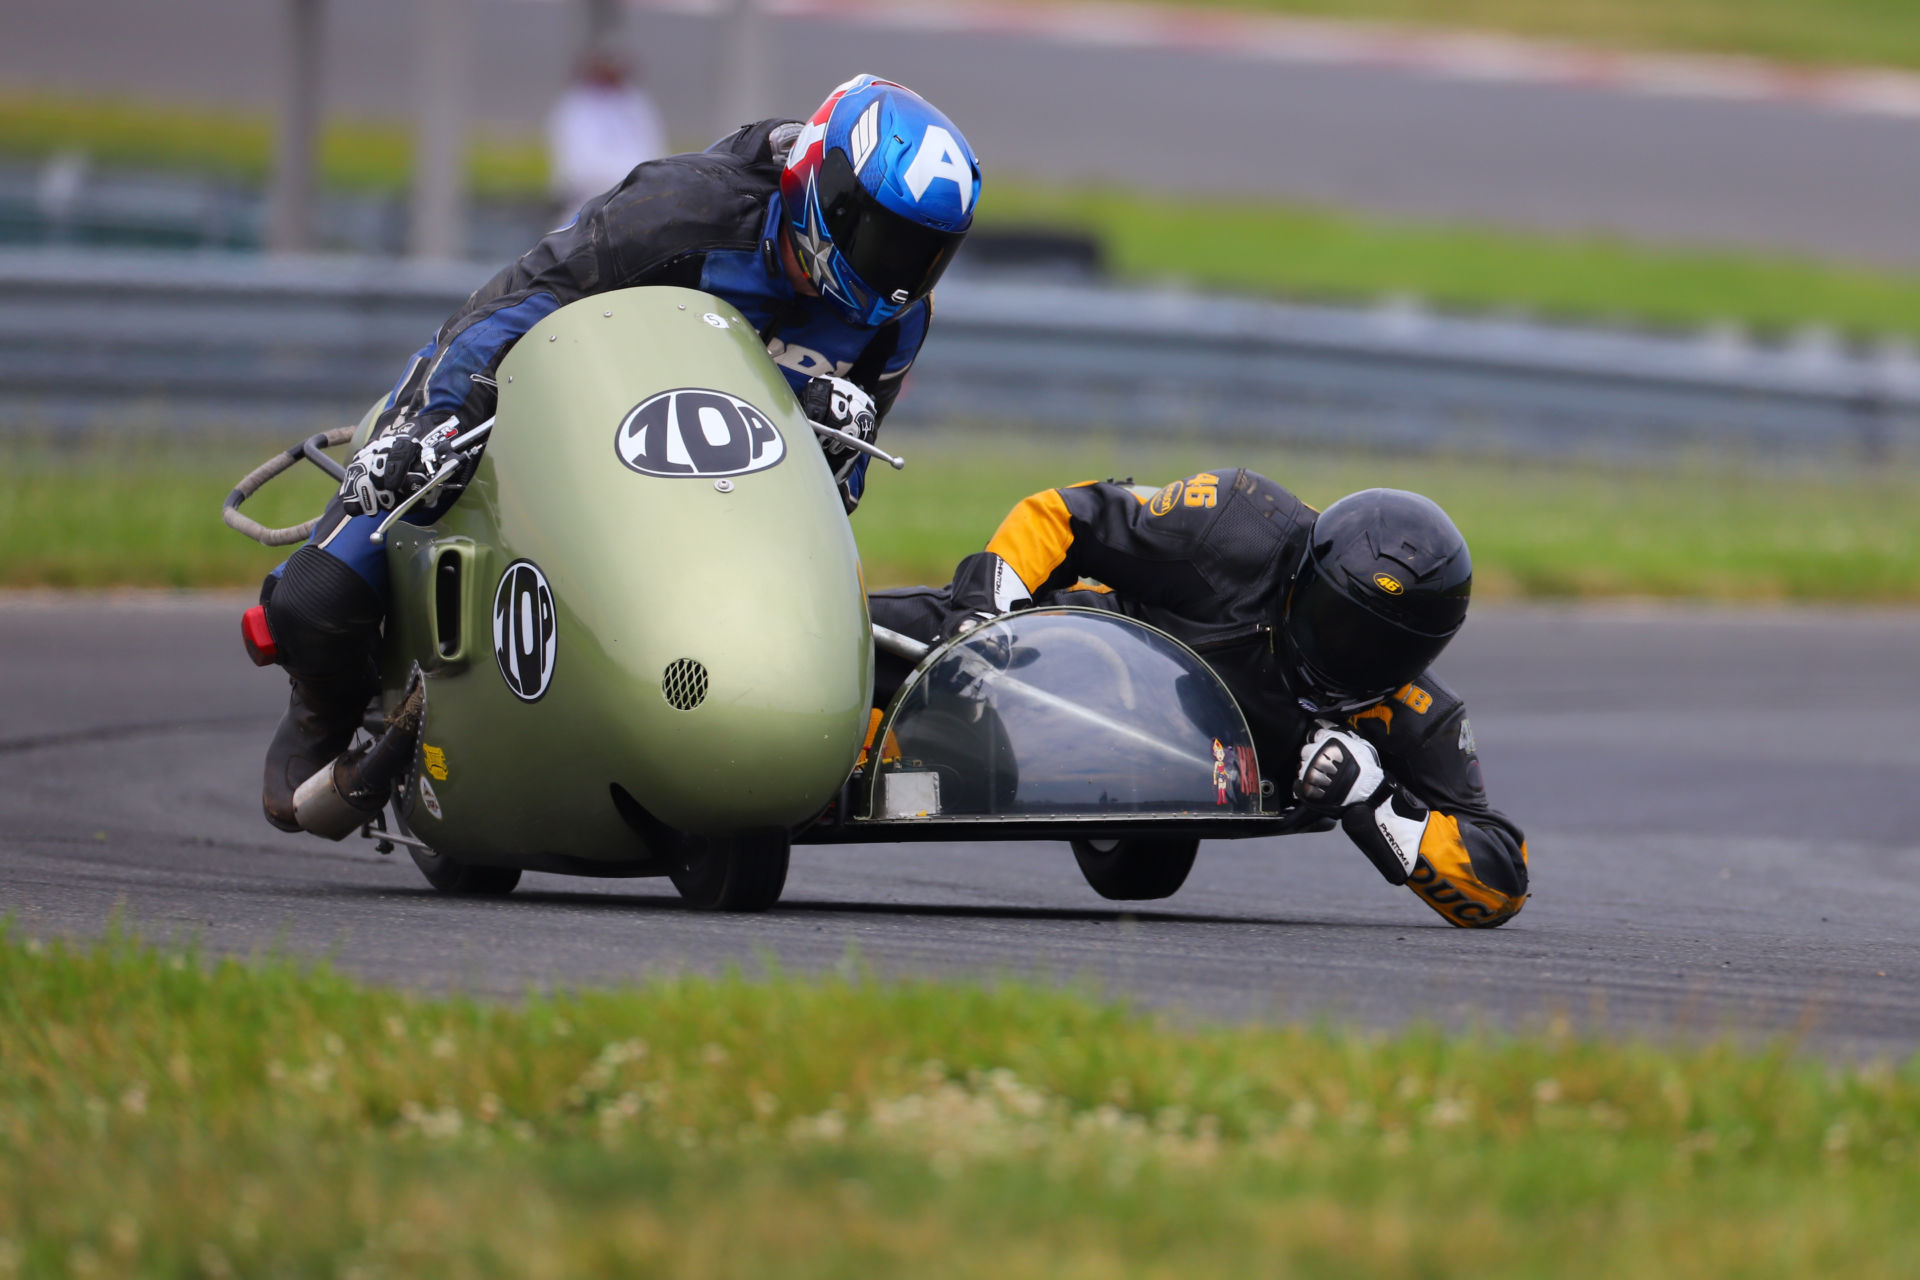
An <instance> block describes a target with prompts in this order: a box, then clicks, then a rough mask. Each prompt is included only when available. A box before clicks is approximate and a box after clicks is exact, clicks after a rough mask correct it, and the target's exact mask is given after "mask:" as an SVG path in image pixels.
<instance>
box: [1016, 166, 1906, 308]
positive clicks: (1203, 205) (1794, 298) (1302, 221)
mask: <svg viewBox="0 0 1920 1280" xmlns="http://www.w3.org/2000/svg"><path fill="white" fill-rule="evenodd" d="M980 218H981V225H982V226H992V225H995V224H1000V225H1019V226H1043V227H1057V228H1061V229H1065V230H1075V231H1083V232H1089V233H1092V234H1093V235H1094V236H1096V237H1097V238H1098V239H1099V240H1100V241H1101V243H1102V244H1103V245H1104V246H1105V247H1106V250H1107V253H1108V256H1109V260H1110V262H1111V264H1112V267H1113V269H1114V270H1115V271H1116V272H1117V273H1118V274H1120V275H1122V276H1127V277H1132V278H1135V279H1149V280H1151V279H1175V280H1181V281H1186V282H1191V283H1194V284H1199V285H1203V286H1206V287H1209V288H1216V289H1224V290H1229V291H1233V292H1238V293H1257V294H1278V295H1283V296H1291V297H1306V298H1327V299H1334V300H1351V299H1356V298H1357V299H1362V300H1372V299H1377V298H1381V297H1384V296H1388V295H1394V294H1410V295H1413V296H1415V297H1418V298H1421V299H1424V300H1425V301H1427V302H1428V303H1430V304H1435V305H1438V306H1441V307H1443V308H1449V307H1450V308H1463V309H1479V308H1510V307H1511V308H1520V309H1523V310H1528V311H1532V312H1535V313H1537V314H1538V315H1540V316H1542V317H1544V318H1549V319H1565V320H1577V321H1600V322H1605V323H1627V324H1640V325H1656V326H1668V327H1682V328H1694V327H1699V326H1703V325H1710V324H1718V323H1735V324H1740V325H1744V326H1746V327H1748V328H1751V329H1753V330H1756V331H1760V332H1762V333H1769V334H1778V333H1781V332H1784V331H1788V330H1792V329H1796V328H1799V327H1802V326H1806V325H1825V326H1829V327H1832V328H1834V329H1837V330H1840V331H1843V332H1846V333H1850V334H1854V335H1858V336H1863V337H1871V336H1875V335H1883V334H1885V335H1894V334H1900V335H1906V336H1909V337H1920V273H1916V272H1901V271H1892V270H1886V269H1872V268H1866V267H1852V266H1846V265H1843V264H1838V263H1827V262H1819V261H1813V260H1806V259H1796V258H1793V257H1791V256H1788V255H1780V254H1775V255H1769V254H1762V253H1757V252H1740V251H1734V250H1710V249H1699V248H1685V249H1680V248H1655V247H1652V246H1649V245H1643V244H1635V243H1631V242H1628V241H1625V240H1620V239H1613V238H1608V237H1602V236H1572V235H1543V234H1536V233H1529V232H1524V231H1514V230H1505V229H1498V228H1490V227H1477V226H1467V225H1446V224H1433V223H1419V222H1410V221H1400V220H1392V219H1384V218H1372V217H1365V216H1362V215H1359V214H1353V213H1347V212H1341V211H1337V210H1330V209H1309V208H1301V207H1297V206H1292V205H1286V204H1281V203H1278V202H1274V201H1261V200H1230V199H1218V200H1202V199H1171V198H1166V197H1159V196H1152V195H1147V194H1144V193H1140V192H1127V191H1115V190H1080V191H1063V190H1048V189H1043V188H1038V187H1032V186H1024V185H1021V184H1019V183H1002V182H998V181H995V182H992V183H990V185H989V188H988V189H987V191H986V192H985V193H983V195H982V198H981V201H980Z"/></svg>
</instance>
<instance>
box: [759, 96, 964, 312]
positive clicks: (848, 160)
mask: <svg viewBox="0 0 1920 1280" xmlns="http://www.w3.org/2000/svg"><path fill="white" fill-rule="evenodd" d="M979 199H980V164H979V161H977V160H976V159H975V158H974V154H973V149H972V148H971V147H969V146H968V145H967V140H966V138H964V137H963V136H961V133H960V131H959V129H958V128H956V127H955V126H954V123H953V121H951V120H949V119H947V118H946V117H945V116H944V115H942V114H941V113H940V112H939V111H938V110H936V109H935V108H934V106H933V104H932V103H930V102H928V101H927V100H926V99H925V98H922V97H921V96H920V95H919V94H917V93H915V92H913V91H912V90H911V89H908V88H906V87H905V86H903V85H899V84H895V83H894V82H893V81H891V80H881V79H878V78H876V77H874V76H865V75H863V76H856V77H855V78H854V79H852V80H849V81H847V83H845V84H843V85H841V86H840V87H839V88H838V89H835V90H834V91H833V93H832V95H830V96H829V97H828V98H827V100H826V101H825V102H824V103H822V104H821V105H820V109H819V110H818V111H816V112H814V114H813V118H812V119H811V120H809V121H808V122H807V124H806V127H805V129H804V130H803V131H802V132H801V134H800V137H799V139H798V140H797V141H796V142H795V143H794V147H793V151H792V153H791V155H790V156H789V157H788V159H787V168H786V171H785V172H784V173H783V174H782V175H781V178H780V204H781V217H782V219H783V221H784V222H785V224H786V228H787V236H788V241H789V243H790V244H792V246H793V249H794V253H795V255H796V256H797V257H798V258H799V260H800V265H801V267H802V268H803V269H804V270H805V271H806V273H807V275H808V277H809V278H810V279H811V280H812V281H813V284H814V287H815V288H817V289H819V290H820V292H821V294H822V295H823V296H825V297H826V298H827V299H829V300H830V301H831V302H833V303H834V304H835V305H836V306H837V307H838V308H839V310H840V311H841V313H842V314H843V315H844V316H845V317H846V318H847V319H848V320H849V321H851V322H852V323H854V324H859V325H868V326H873V325H881V324H885V323H886V322H887V321H888V320H890V319H892V318H893V317H894V316H896V315H898V314H899V313H900V312H901V311H902V310H903V309H905V308H906V307H909V306H911V305H912V304H913V303H915V302H917V301H919V300H920V299H921V298H924V297H926V296H927V294H929V293H931V292H932V291H933V286H934V284H935V283H936V282H937V281H938V280H939V279H940V274H941V273H942V272H943V271H945V270H946V268H947V264H948V263H949V262H951V261H952V260H953V255H954V252H955V251H956V250H957V249H959V247H960V242H961V240H962V239H964V238H965V236H966V234H967V230H968V228H970V227H971V226H972V225H973V207H974V205H975V204H976V203H978V201H979Z"/></svg>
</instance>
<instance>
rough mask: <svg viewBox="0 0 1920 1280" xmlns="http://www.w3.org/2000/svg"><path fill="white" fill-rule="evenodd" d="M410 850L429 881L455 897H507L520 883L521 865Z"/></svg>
mask: <svg viewBox="0 0 1920 1280" xmlns="http://www.w3.org/2000/svg"><path fill="white" fill-rule="evenodd" d="M407 852H408V853H410V854H412V855H413V865H414V866H416V867H418V868H420V874H421V875H423V876H425V877H426V878H427V883H428V884H430V885H432V886H433V887H434V888H436V889H438V890H439V891H440V892H442V893H445V894H450V895H452V896H454V897H458V898H504V897H506V896H507V895H508V894H510V893H512V892H513V890H514V886H516V885H518V884H519V883H520V868H518V867H476V866H474V865H472V864H471V863H466V862H455V861H454V860H453V859H452V858H449V857H447V856H446V855H445V854H443V853H428V852H427V851H426V850H425V849H409V850H407Z"/></svg>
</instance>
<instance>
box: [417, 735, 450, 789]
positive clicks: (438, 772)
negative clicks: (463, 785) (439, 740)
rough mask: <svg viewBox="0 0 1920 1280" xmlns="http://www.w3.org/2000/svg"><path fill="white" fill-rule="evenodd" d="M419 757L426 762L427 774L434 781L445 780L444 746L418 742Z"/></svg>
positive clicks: (445, 758)
mask: <svg viewBox="0 0 1920 1280" xmlns="http://www.w3.org/2000/svg"><path fill="white" fill-rule="evenodd" d="M420 758H421V759H422V760H424V761H425V762H426V766H427V776H428V777H430V778H432V779H433V780H434V781H435V782H445V781H446V780H447V752H446V748H444V747H430V746H428V745H427V744H426V743H424V742H423V743H421V744H420Z"/></svg>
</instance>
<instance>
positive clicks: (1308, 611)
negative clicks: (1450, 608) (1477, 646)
mask: <svg viewBox="0 0 1920 1280" xmlns="http://www.w3.org/2000/svg"><path fill="white" fill-rule="evenodd" d="M1283 627H1284V631H1285V637H1286V645H1287V650H1288V652H1289V653H1290V654H1291V656H1292V657H1293V660H1294V665H1295V667H1296V668H1297V671H1298V675H1299V677H1300V678H1301V682H1302V684H1303V685H1304V686H1305V687H1304V688H1299V689H1296V690H1295V691H1294V692H1295V694H1296V696H1298V697H1299V698H1300V699H1301V701H1302V704H1303V705H1308V709H1309V710H1313V711H1318V712H1326V713H1331V712H1337V711H1353V710H1358V709H1359V708H1361V707H1364V706H1366V705H1368V704H1370V703H1374V702H1378V701H1379V700H1380V699H1382V698H1384V697H1386V696H1387V695H1388V694H1390V693H1392V692H1393V691H1394V690H1395V689H1398V688H1400V686H1402V685H1404V684H1406V683H1407V682H1408V681H1410V680H1412V679H1413V678H1414V677H1415V676H1417V675H1419V674H1420V673H1421V672H1422V671H1425V670H1426V669H1427V668H1428V667H1429V666H1431V665H1433V660H1434V659H1435V658H1437V657H1439V656H1440V651H1441V650H1443V649H1445V648H1446V647H1447V641H1449V640H1451V639H1452V638H1453V635H1452V633H1451V632H1449V633H1448V634H1446V635H1443V636H1429V635H1421V634H1420V633H1418V632H1415V631H1409V630H1407V629H1406V628H1405V627H1402V626H1397V625H1396V624H1394V623H1392V622H1389V621H1387V620H1386V619H1385V618H1382V617H1381V616H1380V615H1378V614H1376V613H1373V612H1370V611H1369V610H1367V609H1364V608H1362V607H1361V606H1360V605H1358V604H1355V603H1354V602H1353V601H1352V600H1349V599H1348V598H1347V597H1346V595H1345V594H1344V593H1343V592H1341V591H1340V590H1338V589H1337V588H1336V587H1335V586H1334V585H1333V584H1332V583H1330V582H1328V581H1327V580H1326V578H1325V577H1324V576H1323V575H1322V574H1321V572H1320V570H1319V568H1318V566H1317V565H1315V564H1314V560H1313V557H1312V556H1311V555H1309V556H1308V557H1307V558H1306V560H1305V561H1303V562H1302V563H1301V565H1300V572H1299V575H1298V577H1296V578H1295V579H1294V584H1293V593H1292V596H1291V598H1290V599H1289V601H1288V604H1287V616H1286V620H1285V622H1284V624H1283ZM1309 704H1310V705H1309Z"/></svg>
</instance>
